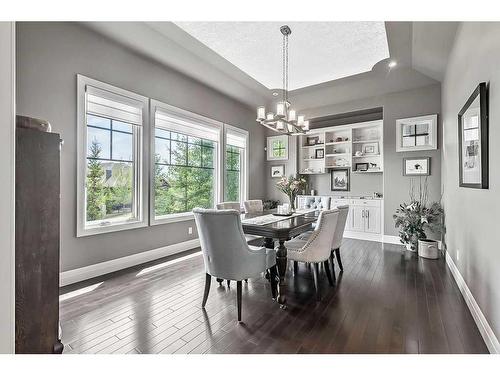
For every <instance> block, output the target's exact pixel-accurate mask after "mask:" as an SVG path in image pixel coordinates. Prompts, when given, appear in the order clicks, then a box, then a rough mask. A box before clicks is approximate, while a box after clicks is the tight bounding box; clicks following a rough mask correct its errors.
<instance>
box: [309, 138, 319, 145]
mask: <svg viewBox="0 0 500 375" xmlns="http://www.w3.org/2000/svg"><path fill="white" fill-rule="evenodd" d="M306 142H307V145H308V146H314V145H317V144H319V137H318V136H315V137H307V138H306Z"/></svg>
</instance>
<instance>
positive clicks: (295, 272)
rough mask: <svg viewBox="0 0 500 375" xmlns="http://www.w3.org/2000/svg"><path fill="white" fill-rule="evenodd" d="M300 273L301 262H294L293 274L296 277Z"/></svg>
mask: <svg viewBox="0 0 500 375" xmlns="http://www.w3.org/2000/svg"><path fill="white" fill-rule="evenodd" d="M298 272H299V262H297V261H293V274H294V275H296V274H297V273H298Z"/></svg>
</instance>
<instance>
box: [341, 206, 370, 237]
mask: <svg viewBox="0 0 500 375" xmlns="http://www.w3.org/2000/svg"><path fill="white" fill-rule="evenodd" d="M349 212H350V214H351V222H350V224H351V226H350V228H346V229H347V230H352V231H355V232H364V231H365V208H364V207H363V206H351V208H350V209H349Z"/></svg>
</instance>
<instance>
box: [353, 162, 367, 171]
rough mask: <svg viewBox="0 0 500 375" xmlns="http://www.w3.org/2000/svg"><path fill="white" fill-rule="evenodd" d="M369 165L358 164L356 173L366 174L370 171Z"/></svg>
mask: <svg viewBox="0 0 500 375" xmlns="http://www.w3.org/2000/svg"><path fill="white" fill-rule="evenodd" d="M368 167H369V163H356V165H355V171H356V172H366V171H367V170H368Z"/></svg>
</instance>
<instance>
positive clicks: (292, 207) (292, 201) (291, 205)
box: [288, 195, 295, 212]
mask: <svg viewBox="0 0 500 375" xmlns="http://www.w3.org/2000/svg"><path fill="white" fill-rule="evenodd" d="M288 200H289V202H290V212H295V197H294V196H291V195H290V196H289V197H288Z"/></svg>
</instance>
